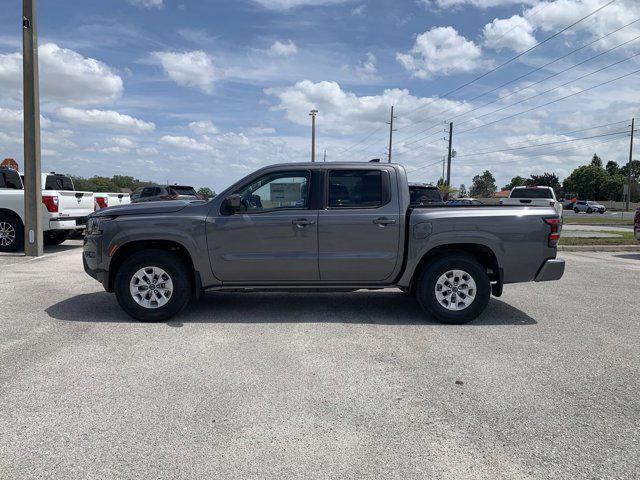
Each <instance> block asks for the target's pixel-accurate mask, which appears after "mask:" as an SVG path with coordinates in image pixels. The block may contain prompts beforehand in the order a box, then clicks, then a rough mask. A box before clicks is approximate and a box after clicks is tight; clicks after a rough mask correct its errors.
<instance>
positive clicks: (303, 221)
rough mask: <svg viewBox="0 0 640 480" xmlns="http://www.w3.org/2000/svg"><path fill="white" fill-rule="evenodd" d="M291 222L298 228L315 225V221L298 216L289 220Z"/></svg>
mask: <svg viewBox="0 0 640 480" xmlns="http://www.w3.org/2000/svg"><path fill="white" fill-rule="evenodd" d="M291 223H293V224H294V225H295V226H296V227H298V228H304V227H306V226H307V225H315V223H316V221H315V220H307V219H306V218H298V219H296V220H291Z"/></svg>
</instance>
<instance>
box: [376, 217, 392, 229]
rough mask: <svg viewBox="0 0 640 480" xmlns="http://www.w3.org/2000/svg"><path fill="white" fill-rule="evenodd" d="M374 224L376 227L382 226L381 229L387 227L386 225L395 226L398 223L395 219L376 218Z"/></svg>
mask: <svg viewBox="0 0 640 480" xmlns="http://www.w3.org/2000/svg"><path fill="white" fill-rule="evenodd" d="M373 223H375V224H376V225H380V226H381V227H383V226H385V225H393V224H394V223H396V221H395V220H394V219H393V218H387V217H380V218H376V219H375V220H374V221H373Z"/></svg>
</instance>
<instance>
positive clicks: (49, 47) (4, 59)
mask: <svg viewBox="0 0 640 480" xmlns="http://www.w3.org/2000/svg"><path fill="white" fill-rule="evenodd" d="M38 58H39V64H40V81H41V85H42V92H41V97H42V98H46V99H53V100H60V101H64V102H67V103H69V102H71V103H76V104H98V103H108V102H112V101H114V100H117V99H118V98H120V96H121V95H122V91H123V86H122V78H120V76H118V75H116V74H115V73H114V72H113V70H111V68H110V67H109V66H107V65H106V64H104V63H103V62H101V61H99V60H96V59H93V58H88V57H83V56H82V55H80V54H79V53H78V52H75V51H74V50H70V49H68V48H61V47H59V46H58V45H56V44H55V43H45V44H43V45H40V47H39V49H38ZM0 88H2V89H6V90H8V91H10V92H12V93H13V94H14V95H15V96H17V95H18V93H19V92H20V91H21V90H22V54H21V53H19V52H16V53H8V54H0Z"/></svg>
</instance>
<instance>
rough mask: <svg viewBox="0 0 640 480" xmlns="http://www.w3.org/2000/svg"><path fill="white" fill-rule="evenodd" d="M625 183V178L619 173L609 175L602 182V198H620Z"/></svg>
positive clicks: (617, 199) (616, 199)
mask: <svg viewBox="0 0 640 480" xmlns="http://www.w3.org/2000/svg"><path fill="white" fill-rule="evenodd" d="M626 183H627V178H626V177H625V176H624V175H620V174H619V173H618V174H616V175H609V176H608V177H607V178H606V179H605V181H604V183H603V184H602V198H603V199H604V198H606V199H607V200H613V201H621V200H622V191H623V188H624V187H623V186H624V184H626Z"/></svg>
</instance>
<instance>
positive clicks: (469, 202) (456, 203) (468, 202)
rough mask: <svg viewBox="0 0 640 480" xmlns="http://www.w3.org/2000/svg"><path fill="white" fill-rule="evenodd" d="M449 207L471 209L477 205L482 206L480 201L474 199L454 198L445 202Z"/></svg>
mask: <svg viewBox="0 0 640 480" xmlns="http://www.w3.org/2000/svg"><path fill="white" fill-rule="evenodd" d="M447 205H449V206H450V207H472V206H477V205H484V203H482V202H481V201H480V200H476V199H475V198H454V199H452V200H449V201H448V202H447Z"/></svg>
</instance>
